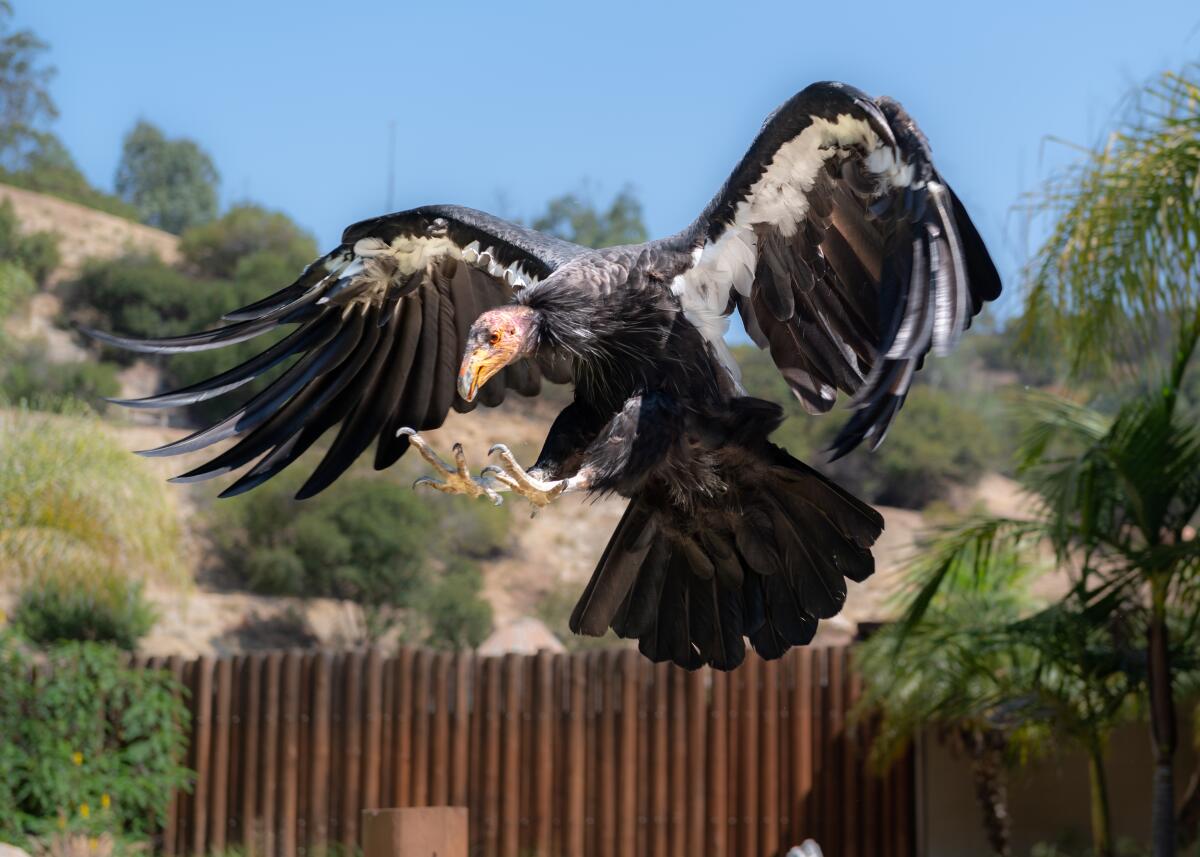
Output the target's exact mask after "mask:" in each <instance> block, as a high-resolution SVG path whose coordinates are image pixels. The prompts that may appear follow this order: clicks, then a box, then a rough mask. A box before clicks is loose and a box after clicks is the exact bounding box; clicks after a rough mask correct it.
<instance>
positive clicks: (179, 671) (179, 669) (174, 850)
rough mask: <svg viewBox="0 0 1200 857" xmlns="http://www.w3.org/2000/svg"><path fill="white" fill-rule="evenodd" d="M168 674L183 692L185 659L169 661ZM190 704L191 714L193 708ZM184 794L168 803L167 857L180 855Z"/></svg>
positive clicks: (172, 796)
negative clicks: (180, 827)
mask: <svg viewBox="0 0 1200 857" xmlns="http://www.w3.org/2000/svg"><path fill="white" fill-rule="evenodd" d="M166 668H167V672H169V673H170V674H171V678H172V679H173V680H174V681H175V683H176V685H178V687H179V693H180V694H182V692H183V687H184V685H183V658H181V657H180V656H179V655H172V656H171V657H170V658H168V659H167V665H166ZM185 704H188V710H189V712H190V711H191V710H192V708H193V706H192V705H190V700H189V701H188V702H187V703H185ZM183 796H184V793H183V792H182V791H179V792H176V793H175V794H173V795H171V799H170V800H169V801H168V802H167V823H166V824H165V825H164V827H163V835H162V843H163V844H162V850H163V854H165V855H166V857H175V855H176V854H178V853H179V850H180V849H179V841H178V837H179V826H180V825H179V820H180V819H179V807H180V803H181V801H182V800H183Z"/></svg>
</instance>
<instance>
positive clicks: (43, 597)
mask: <svg viewBox="0 0 1200 857" xmlns="http://www.w3.org/2000/svg"><path fill="white" fill-rule="evenodd" d="M154 620H155V614H154V610H153V609H152V608H151V607H150V605H149V604H148V603H147V602H146V599H145V597H144V596H143V594H142V585H141V584H140V583H137V582H131V581H128V580H125V579H123V578H121V577H117V576H114V575H111V574H107V573H105V570H104V569H99V570H96V572H94V573H93V572H92V571H91V570H88V571H85V572H83V573H72V574H69V575H62V574H60V575H52V576H48V577H46V576H43V577H39V578H37V579H35V580H31V581H29V582H28V583H27V584H26V585H25V588H24V589H23V590H22V591H21V594H20V597H19V599H18V600H17V606H16V609H15V610H14V611H13V625H14V627H16V629H17V630H18V631H20V632H21V634H22V635H24V636H25V638H26V639H28V640H29V641H30V642H32V643H37V644H39V645H50V644H54V643H62V642H69V641H80V642H83V641H91V642H97V643H113V644H115V645H117V646H119V647H120V648H122V649H126V650H128V651H132V650H133V649H135V648H137V644H138V640H140V639H141V638H142V637H144V636H145V635H146V633H147V632H148V631H149V630H150V628H151V627H152V626H153V625H154Z"/></svg>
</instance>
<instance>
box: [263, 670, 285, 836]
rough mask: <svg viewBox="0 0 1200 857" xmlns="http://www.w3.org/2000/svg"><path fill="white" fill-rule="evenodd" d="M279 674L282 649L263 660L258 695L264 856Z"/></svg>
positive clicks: (272, 825) (271, 826) (270, 824)
mask: <svg viewBox="0 0 1200 857" xmlns="http://www.w3.org/2000/svg"><path fill="white" fill-rule="evenodd" d="M282 675H283V653H282V652H272V653H271V654H270V655H268V656H267V660H266V662H265V663H264V664H263V681H262V685H263V696H262V700H263V701H262V710H263V718H262V730H261V733H262V777H261V778H260V780H259V806H260V807H262V814H261V816H260V818H261V821H260V822H259V823H260V824H261V826H262V841H263V846H262V847H263V855H264V857H275V855H276V851H275V840H276V833H277V831H276V820H275V819H276V812H275V808H276V797H277V792H276V785H277V783H278V782H279V771H278V759H279V709H280V698H279V693H280V689H281V684H282V682H281V678H282Z"/></svg>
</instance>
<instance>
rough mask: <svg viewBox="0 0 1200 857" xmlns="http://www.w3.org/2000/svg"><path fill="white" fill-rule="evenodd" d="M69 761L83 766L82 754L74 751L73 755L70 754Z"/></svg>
mask: <svg viewBox="0 0 1200 857" xmlns="http://www.w3.org/2000/svg"><path fill="white" fill-rule="evenodd" d="M71 761H72V762H74V763H75V764H76V765H82V764H83V753H80V752H79V751H78V750H76V751H75V752H74V753H72V754H71Z"/></svg>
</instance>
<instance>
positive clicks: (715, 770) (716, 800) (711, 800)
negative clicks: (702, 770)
mask: <svg viewBox="0 0 1200 857" xmlns="http://www.w3.org/2000/svg"><path fill="white" fill-rule="evenodd" d="M710 694H711V695H710V699H709V704H708V777H707V785H708V797H707V800H706V805H707V806H706V808H707V811H708V842H709V847H708V849H707V851H708V853H709V854H711V855H712V857H727V855H728V853H729V806H728V803H727V800H728V795H729V756H728V753H727V749H728V746H729V728H728V721H727V715H728V712H729V673H727V672H719V671H717V670H713V672H712V688H711V691H710Z"/></svg>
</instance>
